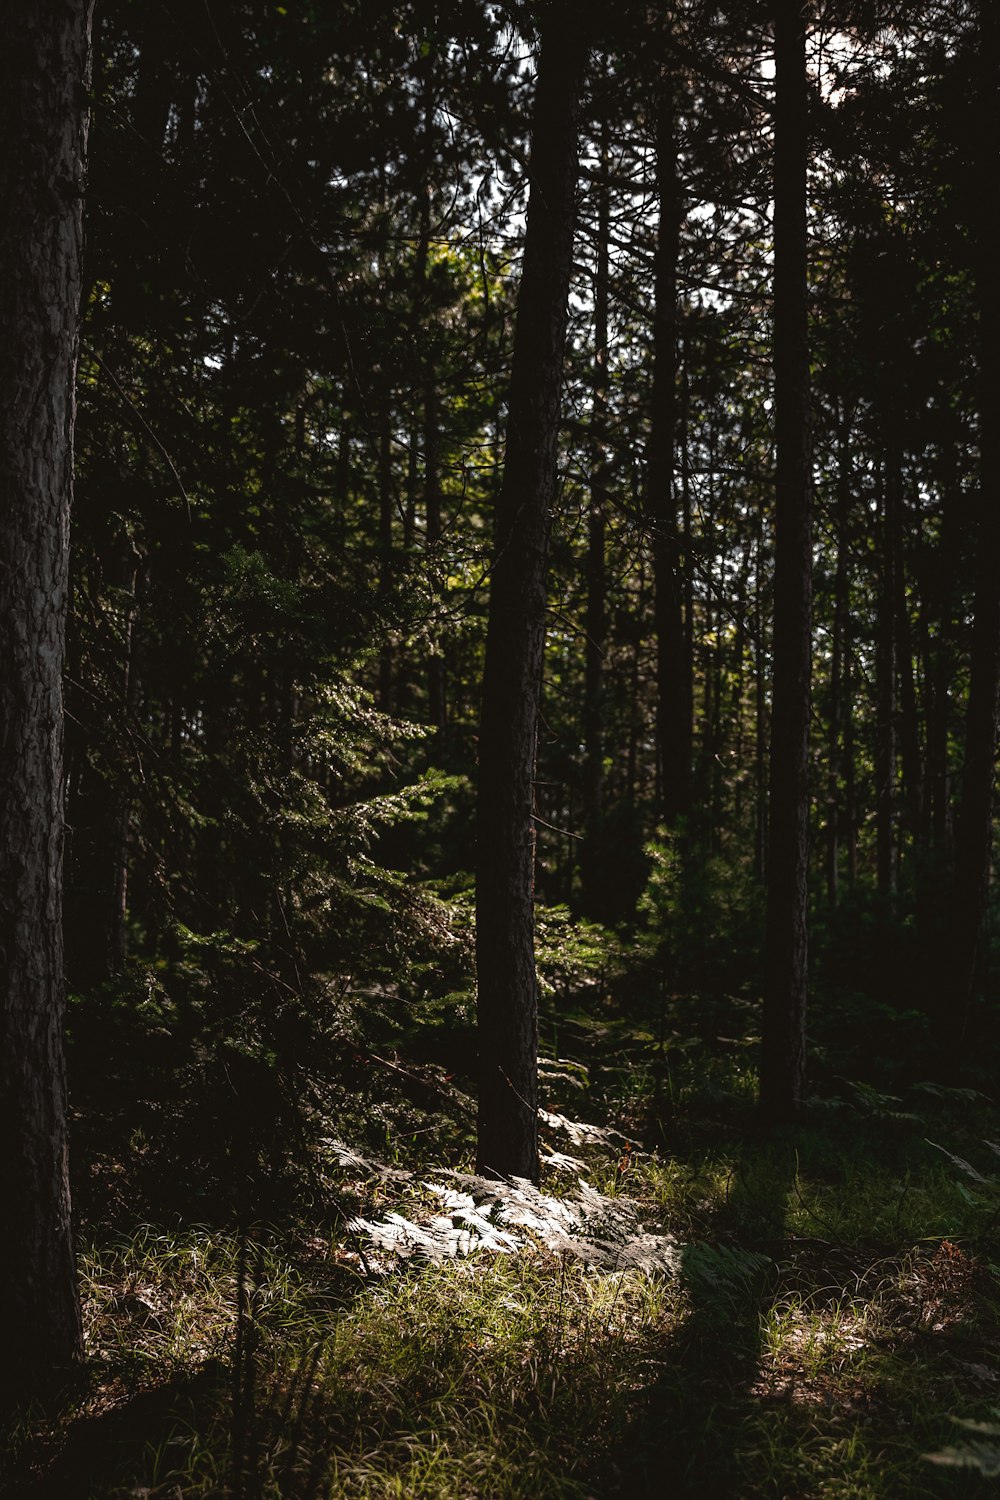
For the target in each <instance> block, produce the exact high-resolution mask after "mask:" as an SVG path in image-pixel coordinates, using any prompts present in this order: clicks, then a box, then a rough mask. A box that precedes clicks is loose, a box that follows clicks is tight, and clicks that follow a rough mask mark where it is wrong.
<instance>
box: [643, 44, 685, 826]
mask: <svg viewBox="0 0 1000 1500" xmlns="http://www.w3.org/2000/svg"><path fill="white" fill-rule="evenodd" d="M674 111H675V99H674V86H673V80H672V79H671V77H670V74H669V72H668V70H667V69H666V68H664V71H663V76H662V78H661V80H660V91H659V99H658V101H657V125H656V192H657V197H658V198H659V205H660V218H659V229H658V232H657V238H656V253H655V257H654V266H653V276H654V296H655V301H656V305H655V309H654V314H653V391H652V419H651V423H650V432H649V456H648V466H647V467H648V475H647V478H648V485H649V493H648V498H647V514H648V520H649V526H650V531H651V535H652V554H653V590H654V592H653V616H654V622H655V630H656V688H657V701H656V744H657V762H658V770H659V776H658V784H659V788H660V803H661V807H662V810H663V817H664V820H665V821H666V823H667V825H668V827H673V826H674V825H675V824H676V823H677V821H678V819H679V818H681V817H683V816H684V815H685V813H686V812H687V811H688V808H689V807H690V803H691V666H690V656H689V654H688V652H687V651H686V650H685V642H684V586H683V578H682V566H681V547H680V535H679V528H678V524H677V506H676V504H675V501H674V460H675V451H676V440H677V368H678V360H677V258H678V254H679V251H680V228H681V219H682V215H683V199H682V195H681V187H680V183H679V181H678V177H677V142H676V134H675V126H674Z"/></svg>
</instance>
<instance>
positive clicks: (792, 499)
mask: <svg viewBox="0 0 1000 1500" xmlns="http://www.w3.org/2000/svg"><path fill="white" fill-rule="evenodd" d="M774 40H775V82H776V98H775V165H774V383H775V421H776V428H775V439H776V448H777V476H776V480H777V482H776V511H775V529H776V552H775V570H774V700H773V710H772V720H771V768H770V769H771V786H770V847H769V854H768V871H767V934H766V954H765V978H764V986H765V988H764V1016H763V1036H762V1049H761V1073H760V1103H761V1110H762V1112H763V1114H764V1115H765V1117H766V1118H768V1119H770V1120H772V1121H780V1120H786V1119H790V1118H792V1117H794V1115H795V1114H796V1113H797V1111H798V1106H799V1101H800V1097H801V1090H802V1083H803V1079H804V1074H805V1017H806V973H807V969H806V965H807V912H808V892H807V878H808V834H809V688H810V669H811V658H812V650H811V645H812V643H811V605H812V575H811V545H810V509H811V506H810V489H811V474H810V458H809V357H808V329H807V315H806V162H807V150H808V136H807V115H806V67H805V22H804V20H803V16H802V7H801V3H800V0H777V4H776V8H775V38H774Z"/></svg>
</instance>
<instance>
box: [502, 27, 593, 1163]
mask: <svg viewBox="0 0 1000 1500" xmlns="http://www.w3.org/2000/svg"><path fill="white" fill-rule="evenodd" d="M581 30H582V28H581V24H580V19H579V17H578V16H572V15H571V14H570V13H569V12H568V10H566V9H564V8H563V7H555V8H554V9H553V10H552V12H550V14H549V17H548V20H547V23H546V29H545V31H544V32H543V37H542V50H541V56H540V60H539V71H538V83H537V91H536V96H535V116H534V122H533V130H532V150H531V169H530V180H531V187H530V196H529V202H528V216H527V228H526V235H525V245H524V264H523V270H522V277H521V288H520V293H519V296H518V309H517V326H516V330H515V335H514V355H513V365H512V369H511V383H510V394H509V398H508V420H507V451H506V460H505V465H504V475H503V483H502V486H501V490H500V495H499V499H498V514H497V528H496V547H495V553H494V560H493V569H492V574H491V581H490V617H489V626H488V630H487V639H486V663H485V667H484V675H483V707H482V720H481V727H480V741H479V806H478V847H479V854H478V871H477V881H476V930H477V938H476V948H477V961H478V973H479V1057H480V1089H479V1145H478V1160H479V1168H480V1170H481V1171H484V1172H491V1173H501V1174H516V1175H518V1176H521V1177H528V1178H532V1179H537V1176H538V1086H537V1072H538V1069H537V1054H538V996H537V981H536V976H535V954H534V899H533V898H534V890H533V887H534V853H535V837H534V822H533V776H534V763H535V741H536V734H537V724H538V703H539V693H540V688H541V677H542V656H543V649H544V643H545V605H546V593H545V590H546V575H547V567H548V545H549V518H550V510H551V502H552V496H553V491H554V488H555V481H556V440H557V435H558V423H559V407H560V393H561V384H562V361H563V346H564V343H565V336H566V321H567V295H568V291H569V279H570V268H571V259H572V250H573V223H574V210H575V190H576V159H577V133H576V113H577V100H578V95H579V89H580V83H581V80H582V75H583V69H584V65H585V62H586V55H587V53H586V45H585V42H584V41H583V39H582V37H581Z"/></svg>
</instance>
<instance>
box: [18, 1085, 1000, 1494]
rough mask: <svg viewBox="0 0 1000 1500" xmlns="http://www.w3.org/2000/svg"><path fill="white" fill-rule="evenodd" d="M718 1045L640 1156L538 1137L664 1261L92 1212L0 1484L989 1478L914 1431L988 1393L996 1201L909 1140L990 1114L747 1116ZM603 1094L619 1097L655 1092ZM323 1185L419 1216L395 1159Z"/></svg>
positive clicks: (914, 1488)
mask: <svg viewBox="0 0 1000 1500" xmlns="http://www.w3.org/2000/svg"><path fill="white" fill-rule="evenodd" d="M728 1065H729V1073H728V1074H727V1059H726V1058H722V1059H719V1058H715V1059H714V1060H713V1064H712V1068H711V1069H710V1070H709V1073H710V1077H709V1083H710V1087H704V1086H699V1080H698V1077H697V1069H696V1065H695V1064H694V1063H692V1064H691V1065H690V1070H689V1072H688V1074H687V1075H683V1074H682V1073H681V1072H680V1070H678V1076H677V1078H676V1079H675V1085H674V1099H673V1100H672V1101H671V1100H669V1099H668V1100H667V1101H666V1105H665V1106H663V1099H662V1094H661V1095H660V1098H659V1106H661V1107H664V1115H663V1119H662V1121H660V1122H659V1123H658V1124H657V1125H656V1128H655V1129H653V1130H650V1129H648V1128H647V1129H645V1130H644V1136H645V1138H646V1143H647V1145H648V1143H649V1137H650V1135H652V1136H654V1137H655V1136H656V1132H657V1129H659V1131H660V1136H661V1139H662V1142H663V1144H662V1145H661V1146H660V1148H659V1149H657V1150H656V1151H652V1150H642V1149H640V1148H639V1146H638V1144H636V1141H631V1142H629V1143H628V1144H627V1145H622V1143H621V1142H620V1141H619V1142H617V1144H615V1145H614V1146H611V1145H601V1144H598V1145H596V1146H588V1145H585V1146H571V1147H566V1143H565V1141H553V1144H554V1145H556V1146H558V1147H559V1148H560V1149H569V1150H571V1151H572V1152H573V1153H574V1154H576V1155H579V1156H582V1157H585V1158H586V1160H587V1175H588V1179H589V1181H590V1182H591V1183H592V1184H593V1186H594V1187H596V1188H597V1189H599V1190H600V1191H601V1192H603V1193H605V1194H607V1195H609V1196H615V1195H620V1196H623V1197H627V1198H628V1199H629V1200H631V1201H632V1202H634V1203H637V1204H638V1205H639V1206H640V1216H641V1218H642V1220H643V1222H644V1224H645V1225H646V1227H647V1228H649V1229H654V1230H657V1231H666V1232H668V1233H670V1234H672V1235H674V1236H675V1237H676V1239H677V1241H678V1243H679V1245H680V1246H681V1250H680V1253H679V1260H678V1270H677V1273H676V1274H675V1275H669V1276H668V1275H663V1274H658V1275H648V1274H645V1273H643V1272H640V1271H637V1270H624V1271H621V1270H609V1269H607V1268H605V1269H603V1270H595V1269H588V1268H587V1267H586V1266H584V1265H583V1264H582V1263H581V1262H580V1261H578V1260H575V1259H570V1258H568V1257H566V1256H565V1255H563V1256H560V1255H558V1254H554V1253H552V1252H550V1251H548V1250H546V1249H545V1248H544V1247H543V1246H538V1247H536V1248H533V1249H529V1250H525V1251H522V1252H521V1253H519V1254H516V1255H495V1256H494V1255H486V1254H478V1255H473V1256H472V1257H470V1258H468V1259H465V1260H458V1261H451V1262H448V1263H446V1264H443V1265H432V1264H426V1263H420V1262H418V1261H417V1260H411V1261H409V1262H407V1263H406V1265H405V1266H404V1267H401V1268H399V1269H396V1270H391V1271H388V1272H387V1273H385V1274H374V1275H369V1274H366V1268H365V1265H364V1263H363V1261H362V1259H361V1258H360V1257H359V1256H358V1254H357V1252H356V1249H355V1248H354V1247H353V1245H352V1243H351V1241H350V1240H349V1238H348V1237H345V1235H344V1234H343V1233H342V1232H341V1233H331V1232H330V1230H329V1228H327V1227H324V1226H319V1225H306V1226H303V1225H297V1226H289V1225H284V1226H280V1227H272V1228H270V1229H265V1228H259V1229H257V1230H256V1231H255V1232H254V1233H253V1234H252V1235H251V1236H250V1237H249V1241H248V1242H247V1243H245V1244H244V1243H241V1242H240V1240H239V1239H238V1238H237V1237H235V1236H234V1235H232V1234H231V1233H226V1232H224V1231H223V1230H220V1229H218V1228H208V1227H205V1228H200V1229H199V1228H189V1229H186V1230H185V1231H183V1232H180V1231H177V1230H172V1231H171V1230H166V1229H163V1228H160V1229H153V1228H150V1227H146V1226H139V1227H137V1228H135V1229H134V1230H133V1231H132V1232H130V1233H128V1234H126V1235H117V1236H114V1235H110V1234H107V1233H105V1234H102V1235H97V1236H95V1238H94V1241H93V1243H92V1244H91V1245H90V1246H89V1247H88V1248H87V1249H86V1250H85V1251H84V1253H83V1254H82V1256H81V1277H82V1285H83V1293H84V1310H85V1327H86V1335H87V1344H88V1353H89V1368H88V1378H87V1383H86V1387H85V1389H83V1390H82V1391H80V1392H77V1393H75V1394H74V1396H73V1397H72V1399H69V1400H67V1402H66V1403H65V1404H64V1406H63V1408H62V1410H61V1411H60V1412H59V1413H57V1414H56V1415H55V1416H53V1415H52V1414H51V1413H49V1414H41V1413H37V1412H35V1413H30V1412H29V1413H27V1414H22V1415H21V1417H20V1418H19V1419H18V1424H17V1425H15V1426H12V1427H10V1428H9V1429H8V1433H7V1439H8V1441H7V1445H6V1446H7V1460H6V1469H5V1471H4V1472H5V1478H6V1488H5V1489H4V1493H5V1494H8V1495H10V1496H12V1497H16V1500H31V1497H36V1500H42V1497H44V1496H53V1497H55V1496H59V1497H63V1496H66V1497H72V1500H77V1497H79V1500H88V1497H93V1500H124V1497H126V1496H128V1497H133V1500H134V1497H145V1500H177V1497H181V1500H188V1497H190V1500H208V1497H222V1496H232V1497H239V1500H251V1497H253V1500H284V1497H287V1500H299V1497H302V1500H318V1497H323V1500H341V1497H343V1500H347V1497H361V1496H363V1497H371V1500H383V1497H401V1500H402V1497H406V1500H410V1497H414V1500H473V1497H475V1500H480V1497H485V1500H604V1497H609V1500H610V1497H616V1496H622V1497H632V1496H644V1495H666V1494H669V1495H671V1496H679V1497H684V1496H689V1497H694V1500H711V1497H714V1496H718V1497H720V1500H721V1497H732V1500H758V1497H759V1500H813V1497H815V1500H896V1497H899V1500H947V1497H956V1500H957V1497H959V1496H962V1497H966V1496H970V1497H975V1496H977V1495H983V1496H986V1495H992V1494H994V1493H995V1484H993V1483H991V1482H989V1481H988V1480H986V1479H984V1478H983V1477H982V1476H981V1475H979V1474H978V1473H977V1472H975V1471H974V1470H973V1471H970V1470H963V1469H959V1468H951V1467H946V1466H941V1465H936V1464H932V1463H929V1462H928V1461H927V1460H926V1458H925V1456H924V1455H926V1454H928V1453H931V1452H936V1451H940V1450H941V1449H943V1448H946V1447H947V1446H948V1445H949V1444H953V1443H956V1442H960V1441H961V1439H962V1432H961V1430H960V1429H959V1428H958V1427H956V1425H955V1422H954V1420H953V1419H954V1418H963V1419H972V1420H989V1419H990V1417H991V1415H992V1412H993V1407H994V1406H995V1405H1000V1396H998V1391H1000V1316H998V1311H1000V1292H998V1287H997V1281H996V1276H995V1274H994V1272H993V1270H992V1269H991V1265H990V1263H991V1261H992V1260H995V1259H997V1258H998V1257H997V1251H996V1246H995V1243H994V1211H995V1207H996V1205H995V1202H993V1201H991V1199H990V1195H989V1194H988V1193H987V1194H986V1195H985V1197H984V1198H982V1199H980V1198H977V1197H976V1195H975V1194H974V1193H973V1194H970V1193H969V1192H968V1191H967V1190H966V1187H965V1185H964V1184H963V1182H962V1180H961V1174H960V1173H956V1172H955V1171H954V1170H953V1168H952V1164H951V1163H950V1162H949V1161H948V1160H947V1158H946V1157H944V1156H943V1155H942V1154H941V1153H940V1152H936V1151H935V1150H933V1148H931V1147H930V1146H929V1145H927V1143H926V1140H925V1136H926V1135H928V1134H929V1135H930V1136H931V1138H932V1139H936V1140H941V1139H945V1140H946V1141H947V1143H948V1144H949V1146H954V1147H955V1149H956V1150H959V1151H961V1153H962V1154H963V1155H969V1156H972V1155H973V1154H974V1149H975V1139H976V1134H977V1132H980V1131H981V1132H982V1133H983V1134H986V1133H988V1129H989V1128H991V1127H989V1126H988V1125H987V1123H986V1122H985V1121H984V1120H983V1119H982V1118H980V1116H981V1113H982V1111H981V1110H980V1109H979V1107H978V1106H975V1107H973V1106H970V1108H969V1110H968V1111H967V1113H966V1116H965V1117H964V1119H963V1118H960V1113H959V1114H954V1113H952V1114H948V1110H949V1109H951V1108H952V1105H951V1104H949V1103H948V1101H945V1102H944V1103H941V1102H940V1101H937V1102H935V1101H931V1105H928V1106H927V1107H928V1108H932V1109H937V1110H938V1115H937V1116H935V1117H933V1118H932V1117H928V1116H926V1115H921V1116H918V1115H916V1114H913V1113H912V1112H910V1111H908V1110H906V1109H902V1108H899V1109H897V1108H895V1107H894V1106H893V1107H892V1108H889V1107H888V1106H886V1105H885V1103H884V1101H882V1099H881V1096H870V1097H866V1099H865V1100H864V1101H863V1107H860V1106H857V1105H856V1102H855V1104H854V1105H851V1106H850V1107H845V1108H843V1109H840V1108H834V1109H827V1108H823V1107H819V1106H817V1109H816V1111H814V1116H813V1118H807V1120H806V1122H805V1123H804V1124H803V1125H802V1127H800V1128H799V1129H798V1130H796V1131H795V1132H793V1133H789V1134H788V1135H787V1136H786V1137H784V1138H782V1139H778V1140H763V1139H760V1138H757V1137H756V1136H755V1134H754V1132H753V1129H752V1127H751V1125H750V1124H749V1123H748V1117H747V1112H746V1103H747V1084H746V1069H745V1066H744V1064H743V1061H742V1059H741V1057H740V1056H739V1055H735V1056H733V1057H732V1058H731V1059H730V1060H729V1062H728ZM727 1078H728V1083H727ZM701 1084H702V1085H704V1076H703V1077H702V1080H701ZM631 1097H632V1098H633V1100H634V1098H636V1097H641V1098H643V1099H644V1100H645V1106H644V1107H647V1108H648V1107H652V1106H651V1104H650V1101H651V1100H653V1101H654V1103H655V1102H656V1091H655V1090H653V1089H647V1090H645V1091H643V1090H642V1089H639V1088H636V1089H635V1090H634V1091H633V1095H632V1096H631ZM850 1097H854V1096H850ZM679 1098H683V1099H685V1100H686V1102H685V1103H684V1105H683V1107H681V1106H679V1105H678V1104H677V1100H678V1099H679ZM880 1101H881V1102H880ZM553 1103H554V1105H555V1107H559V1105H560V1103H561V1104H562V1105H564V1106H565V1108H566V1111H567V1112H571V1104H570V1101H569V1100H568V1099H566V1100H562V1101H559V1100H555V1101H553ZM925 1104H926V1101H925ZM630 1107H631V1106H630ZM879 1111H883V1112H884V1114H888V1115H889V1116H891V1118H886V1117H883V1115H880V1114H879ZM639 1124H640V1122H639V1121H638V1119H636V1121H635V1122H634V1125H633V1126H630V1130H633V1132H634V1135H635V1137H636V1140H638V1139H639V1138H640V1129H639ZM626 1134H628V1132H626ZM562 1180H563V1181H564V1182H565V1180H566V1179H565V1178H564V1179H562ZM548 1190H549V1191H552V1192H557V1191H558V1190H559V1184H558V1180H556V1179H554V1180H553V1182H551V1183H550V1184H549V1188H548ZM350 1192H351V1194H352V1195H353V1196H354V1197H355V1198H356V1199H359V1200H360V1201H364V1202H365V1211H366V1213H367V1214H369V1215H370V1216H371V1215H377V1213H379V1212H381V1211H384V1210H385V1209H387V1208H400V1209H401V1210H402V1211H403V1212H404V1213H407V1214H418V1213H420V1212H425V1213H430V1212H437V1211H439V1208H438V1207H437V1206H435V1205H433V1204H432V1203H431V1200H429V1199H427V1198H426V1197H424V1196H423V1195H422V1191H421V1189H420V1187H419V1183H418V1182H416V1181H415V1182H414V1183H413V1184H412V1185H411V1187H410V1188H406V1187H405V1185H401V1184H399V1183H398V1182H394V1181H390V1182H388V1183H387V1182H386V1181H382V1182H381V1183H378V1182H376V1181H375V1180H374V1179H373V1181H372V1182H371V1183H369V1184H368V1185H367V1186H366V1185H365V1184H363V1183H361V1184H359V1183H357V1182H354V1183H352V1184H351V1185H350ZM376 1260H377V1257H372V1258H371V1261H370V1262H369V1263H370V1264H373V1263H374V1262H375V1261H376Z"/></svg>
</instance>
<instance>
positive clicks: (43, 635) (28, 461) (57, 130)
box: [0, 0, 90, 1390]
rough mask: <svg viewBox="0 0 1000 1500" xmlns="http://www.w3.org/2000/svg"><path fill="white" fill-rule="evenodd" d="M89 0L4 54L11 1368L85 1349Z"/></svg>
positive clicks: (3, 653) (5, 1193) (51, 11)
mask: <svg viewBox="0 0 1000 1500" xmlns="http://www.w3.org/2000/svg"><path fill="white" fill-rule="evenodd" d="M89 60H90V5H89V3H88V0H73V3H70V0H66V3H64V4H62V5H59V6H52V5H47V4H41V3H38V0H22V3H21V4H18V5H15V6H8V7H7V9H6V11H5V25H4V39H3V48H2V50H0V130H2V136H3V141H4V150H3V153H2V156H0V162H2V165H0V202H2V203H3V205H4V215H3V224H2V227H0V327H2V329H3V337H2V339H0V413H2V416H0V421H2V429H0V432H2V436H0V661H2V662H3V672H2V676H0V806H2V807H3V825H2V826H3V832H2V836H0V1007H2V1009H0V1203H2V1204H3V1208H4V1227H3V1232H2V1234H0V1285H2V1286H3V1289H4V1340H3V1353H4V1357H3V1367H4V1375H5V1376H6V1377H13V1379H14V1380H16V1382H17V1385H18V1388H19V1389H21V1390H24V1389H25V1388H27V1387H31V1386H37V1385H44V1384H46V1383H50V1382H51V1381H52V1379H53V1378H54V1376H56V1375H57V1373H58V1372H59V1371H60V1370H63V1369H65V1368H66V1367H68V1366H71V1365H72V1364H73V1363H74V1362H75V1361H76V1360H77V1359H78V1358H79V1357H80V1354H81V1336H80V1314H79V1306H78V1301H77V1289H76V1273H75V1268H74V1260H73V1243H72V1233H71V1224H70V1204H69V1181H68V1176H67V1169H66V1147H67V1131H66V1086H65V1070H64V1063H63V1042H62V1020H63V944H62V910H61V907H62V852H63V700H62V668H63V654H64V646H65V619H66V599H67V563H68V543H69V515H70V501H71V495H72V476H73V418H74V381H75V375H76V355H77V338H78V322H79V302H80V258H81V243H82V219H83V216H82V206H83V171H84V158H85V149H86V127H87V121H86V98H87V87H88V82H89Z"/></svg>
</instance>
